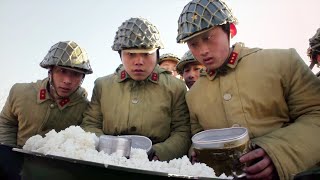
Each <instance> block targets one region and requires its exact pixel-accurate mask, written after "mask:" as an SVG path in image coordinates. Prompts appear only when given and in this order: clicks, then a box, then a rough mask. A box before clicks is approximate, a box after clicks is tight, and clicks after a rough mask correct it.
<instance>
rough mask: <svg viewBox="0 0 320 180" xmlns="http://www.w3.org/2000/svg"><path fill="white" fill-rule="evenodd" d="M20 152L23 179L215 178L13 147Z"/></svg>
mask: <svg viewBox="0 0 320 180" xmlns="http://www.w3.org/2000/svg"><path fill="white" fill-rule="evenodd" d="M13 151H15V152H18V153H22V154H23V156H24V164H23V170H22V178H23V179H33V180H37V179H46V180H48V179H54V180H57V179H58V180H64V179H66V180H70V179H97V178H103V177H108V178H126V179H152V180H156V179H217V178H204V177H194V176H183V175H175V174H168V173H162V172H156V171H148V170H140V169H134V168H128V167H122V166H114V165H107V164H106V165H105V164H100V163H95V162H90V161H83V160H78V159H71V158H65V157H60V156H54V155H44V154H40V153H36V152H31V151H26V150H23V149H18V148H13Z"/></svg>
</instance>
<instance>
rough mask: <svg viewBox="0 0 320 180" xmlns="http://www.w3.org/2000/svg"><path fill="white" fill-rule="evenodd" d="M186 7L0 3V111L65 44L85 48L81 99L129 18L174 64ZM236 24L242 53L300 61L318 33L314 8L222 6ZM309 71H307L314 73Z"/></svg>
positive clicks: (255, 2)
mask: <svg viewBox="0 0 320 180" xmlns="http://www.w3.org/2000/svg"><path fill="white" fill-rule="evenodd" d="M188 2H189V0H161V1H160V0H135V1H132V0H122V1H119V0H90V1H89V0H87V1H85V0H81V1H79V0H54V1H53V0H27V1H25V0H1V1H0V47H1V50H0V62H1V66H0V82H1V85H0V109H2V108H1V107H2V106H3V103H4V102H5V100H6V97H7V95H8V91H9V90H10V88H11V86H12V85H13V84H14V83H17V82H33V81H35V80H38V79H43V78H44V77H46V76H47V70H45V69H42V68H41V67H40V66H39V63H40V62H41V61H42V59H43V58H44V56H45V55H46V53H47V52H48V50H49V49H50V47H51V46H52V45H53V44H55V43H56V42H58V41H66V40H73V41H75V42H77V43H78V44H79V45H80V46H81V47H83V48H85V49H86V50H87V52H88V55H89V58H90V60H91V65H92V68H93V71H94V73H93V74H91V75H88V76H86V79H85V80H84V83H83V86H84V87H85V88H86V89H87V91H88V93H89V97H91V91H92V88H93V82H94V80H95V79H96V78H98V77H100V76H105V75H107V74H110V73H113V72H114V70H115V69H116V67H117V66H118V65H119V63H121V60H120V58H119V56H118V53H117V52H114V51H112V50H111V46H112V43H113V39H114V36H115V32H116V31H117V28H118V27H119V26H120V25H121V23H122V22H123V21H125V20H127V19H129V18H130V17H144V18H146V19H148V20H149V21H150V22H151V23H153V24H154V25H155V26H156V27H157V28H158V29H159V31H160V33H161V37H162V40H163V42H164V46H165V48H164V49H163V50H161V51H160V53H161V54H162V53H168V52H170V53H174V54H176V55H178V56H182V55H183V54H184V52H185V51H187V45H186V44H177V43H176V35H177V20H178V18H179V15H180V13H181V11H182V9H183V7H184V6H185V5H186V4H187V3H188ZM226 3H227V4H228V5H229V7H230V8H231V9H232V10H233V13H234V15H235V16H236V17H237V18H238V20H239V24H238V25H237V29H238V34H237V36H236V37H235V38H234V39H233V40H232V43H235V42H244V43H245V44H246V45H247V46H248V47H262V48H296V49H297V51H298V53H299V54H300V56H301V57H302V58H303V59H304V60H305V62H306V63H307V64H309V59H308V58H307V56H306V49H307V48H308V39H309V38H310V37H312V36H313V35H314V34H315V32H316V30H317V28H320V21H319V17H320V10H319V7H320V1H319V0H304V1H297V0H227V1H226ZM318 70H319V69H316V68H315V70H314V71H318Z"/></svg>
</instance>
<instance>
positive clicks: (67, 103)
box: [0, 78, 88, 146]
mask: <svg viewBox="0 0 320 180" xmlns="http://www.w3.org/2000/svg"><path fill="white" fill-rule="evenodd" d="M47 84H48V79H47V78H46V79H44V80H39V81H37V82H35V83H17V84H15V85H13V87H12V88H11V90H10V94H9V96H8V98H7V101H6V104H5V106H4V107H3V109H2V112H1V115H0V142H1V143H8V144H13V145H19V146H23V145H24V144H25V142H26V140H27V139H28V138H30V137H31V136H33V135H36V134H42V135H44V134H45V133H47V132H48V131H50V130H52V129H55V130H56V131H60V130H63V129H65V128H67V127H69V126H70V125H79V124H80V123H81V121H82V112H83V111H84V109H85V108H86V106H87V104H88V100H87V92H86V91H85V89H83V88H81V87H80V88H79V89H78V90H77V91H76V92H75V93H73V94H72V95H71V96H70V97H69V98H64V99H62V100H60V101H59V102H58V103H56V102H55V101H54V100H52V99H51V97H50V95H49V92H48V91H47V88H46V86H47Z"/></svg>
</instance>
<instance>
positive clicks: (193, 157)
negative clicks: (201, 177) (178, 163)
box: [190, 150, 199, 164]
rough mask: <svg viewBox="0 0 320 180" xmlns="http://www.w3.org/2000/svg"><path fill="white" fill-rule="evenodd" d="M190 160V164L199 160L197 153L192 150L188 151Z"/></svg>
mask: <svg viewBox="0 0 320 180" xmlns="http://www.w3.org/2000/svg"><path fill="white" fill-rule="evenodd" d="M190 161H191V163H192V164H194V163H197V162H199V160H198V158H197V154H196V152H194V151H193V150H192V151H191V153H190Z"/></svg>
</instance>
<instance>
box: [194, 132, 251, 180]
mask: <svg viewBox="0 0 320 180" xmlns="http://www.w3.org/2000/svg"><path fill="white" fill-rule="evenodd" d="M192 143H193V148H194V151H195V152H196V155H197V158H198V160H199V161H200V162H203V163H206V164H207V165H208V166H210V167H212V168H213V169H214V171H215V173H216V175H217V176H220V175H221V174H222V173H225V175H227V176H234V177H236V178H242V177H244V176H245V173H244V172H243V171H242V169H243V168H244V166H245V164H241V163H240V162H239V158H240V157H241V156H242V155H243V154H245V153H247V152H248V145H249V135H248V130H247V129H246V128H244V127H232V128H223V129H210V130H205V131H202V132H199V133H197V134H195V135H194V136H193V137H192Z"/></svg>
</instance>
